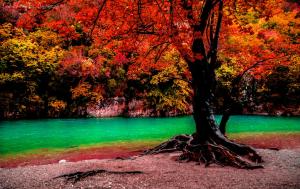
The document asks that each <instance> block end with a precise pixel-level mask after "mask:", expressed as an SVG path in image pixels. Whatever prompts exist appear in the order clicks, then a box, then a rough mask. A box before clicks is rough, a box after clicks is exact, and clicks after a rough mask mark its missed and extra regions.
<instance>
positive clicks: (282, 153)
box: [0, 148, 300, 189]
mask: <svg viewBox="0 0 300 189" xmlns="http://www.w3.org/2000/svg"><path fill="white" fill-rule="evenodd" d="M258 151H259V153H260V154H261V155H262V156H263V158H264V160H265V163H264V166H265V168H264V169H257V170H250V171H249V170H241V169H235V168H230V167H218V166H216V165H211V166H210V167H208V168H204V166H203V165H195V163H193V162H190V163H179V162H176V161H174V158H175V157H176V156H177V155H178V153H169V154H159V155H151V156H142V157H135V158H133V159H125V160H121V159H105V160H88V161H80V162H67V163H60V164H58V163H56V164H49V165H39V166H26V167H18V168H13V169H0V183H1V184H0V188H116V189H119V188H166V189H167V188H295V189H296V188H299V187H300V180H299V177H300V148H296V149H283V150H279V151H274V150H266V149H265V150H258ZM93 169H105V170H109V171H141V172H142V174H114V173H103V174H102V173H100V174H96V175H93V176H90V177H86V178H84V179H83V180H81V181H79V182H76V183H73V182H69V181H66V180H65V179H63V178H55V177H57V176H60V175H63V174H68V173H74V172H78V171H89V170H93Z"/></svg>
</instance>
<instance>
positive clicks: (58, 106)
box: [49, 100, 67, 112]
mask: <svg viewBox="0 0 300 189" xmlns="http://www.w3.org/2000/svg"><path fill="white" fill-rule="evenodd" d="M49 107H51V108H53V109H54V111H57V112H60V111H63V110H65V108H66V107H67V103H66V102H64V101H62V100H53V101H51V102H49Z"/></svg>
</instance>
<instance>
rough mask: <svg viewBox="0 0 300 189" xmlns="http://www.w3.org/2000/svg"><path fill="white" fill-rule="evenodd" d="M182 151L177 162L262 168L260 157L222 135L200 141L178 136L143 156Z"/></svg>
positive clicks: (194, 137)
mask: <svg viewBox="0 0 300 189" xmlns="http://www.w3.org/2000/svg"><path fill="white" fill-rule="evenodd" d="M174 151H182V152H183V153H182V154H181V155H180V156H179V157H178V160H179V161H195V162H198V163H200V164H201V163H204V164H205V166H209V165H210V164H213V163H214V164H218V165H221V166H232V167H236V168H243V169H257V168H263V166H262V165H260V164H259V163H262V162H263V161H262V158H261V156H260V155H259V154H258V153H257V152H256V151H255V150H254V149H253V148H251V147H249V146H247V145H242V144H237V143H234V142H232V141H230V140H228V139H227V138H225V137H224V136H223V135H215V137H211V138H208V139H206V140H205V141H201V140H199V139H197V136H196V135H195V134H194V135H178V136H175V137H173V138H172V139H170V140H168V141H166V142H164V143H162V144H160V145H158V146H156V147H155V148H153V149H150V150H147V151H145V152H144V154H158V153H164V152H174Z"/></svg>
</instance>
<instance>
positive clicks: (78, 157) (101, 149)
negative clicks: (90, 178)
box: [0, 132, 300, 168]
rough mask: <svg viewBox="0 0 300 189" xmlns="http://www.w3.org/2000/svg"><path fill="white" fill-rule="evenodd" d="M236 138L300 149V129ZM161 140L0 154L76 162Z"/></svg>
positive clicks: (14, 163) (10, 160) (1, 161)
mask: <svg viewBox="0 0 300 189" xmlns="http://www.w3.org/2000/svg"><path fill="white" fill-rule="evenodd" d="M228 137H229V138H230V139H232V140H234V141H236V142H239V143H244V144H249V145H251V146H253V147H255V148H260V149H269V148H272V149H297V148H299V149H300V132H291V133H289V132H286V133H244V134H229V135H228ZM160 142H162V141H160V140H153V141H143V142H141V141H139V142H123V143H115V144H110V145H99V146H97V145H96V146H86V147H74V148H71V149H67V150H54V151H52V150H47V149H45V150H42V151H36V152H32V153H27V154H26V153H25V154H20V155H11V156H2V157H1V156H0V168H15V167H24V166H29V165H45V164H52V163H58V162H59V161H60V160H66V161H67V162H77V161H82V160H91V159H112V158H117V157H121V158H126V157H130V156H134V155H138V154H140V153H141V152H143V151H144V150H146V149H149V148H151V147H154V146H156V145H158V144H159V143H160Z"/></svg>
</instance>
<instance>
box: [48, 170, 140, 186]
mask: <svg viewBox="0 0 300 189" xmlns="http://www.w3.org/2000/svg"><path fill="white" fill-rule="evenodd" d="M102 173H108V174H142V173H143V172H142V171H108V170H104V169H96V170H90V171H85V172H81V171H78V172H75V173H69V174H64V175H60V176H58V177H54V178H53V179H57V178H65V179H66V181H67V182H72V183H76V182H78V181H80V180H82V179H84V178H86V177H90V176H95V175H97V174H102Z"/></svg>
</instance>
